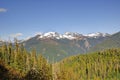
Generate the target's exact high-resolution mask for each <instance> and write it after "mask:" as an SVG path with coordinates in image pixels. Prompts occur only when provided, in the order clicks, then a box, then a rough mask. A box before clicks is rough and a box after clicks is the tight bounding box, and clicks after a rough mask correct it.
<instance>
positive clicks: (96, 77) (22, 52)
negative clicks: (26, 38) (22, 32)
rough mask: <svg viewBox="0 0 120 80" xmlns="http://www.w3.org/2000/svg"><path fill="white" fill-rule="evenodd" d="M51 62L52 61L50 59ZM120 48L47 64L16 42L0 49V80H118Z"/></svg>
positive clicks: (42, 58) (34, 51) (33, 50)
mask: <svg viewBox="0 0 120 80" xmlns="http://www.w3.org/2000/svg"><path fill="white" fill-rule="evenodd" d="M53 61H54V58H53ZM119 79H120V49H108V50H104V51H99V52H94V53H88V54H80V55H76V56H71V57H68V58H65V59H63V60H62V61H60V62H57V63H52V64H50V63H48V61H47V60H46V59H45V58H44V57H43V56H42V55H36V50H35V49H32V50H31V51H30V52H28V51H27V50H26V49H25V48H24V46H23V45H22V44H19V43H18V42H17V40H16V41H15V43H14V45H13V44H12V43H3V45H2V46H1V47H0V80H119Z"/></svg>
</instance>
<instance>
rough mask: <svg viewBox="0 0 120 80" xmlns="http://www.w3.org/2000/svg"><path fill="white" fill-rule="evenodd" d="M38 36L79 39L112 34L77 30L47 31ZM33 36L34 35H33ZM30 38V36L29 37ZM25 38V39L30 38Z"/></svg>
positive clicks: (43, 37)
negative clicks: (85, 32) (81, 32)
mask: <svg viewBox="0 0 120 80" xmlns="http://www.w3.org/2000/svg"><path fill="white" fill-rule="evenodd" d="M36 36H39V37H38V39H46V38H53V39H54V38H55V39H70V40H73V39H78V38H81V37H91V38H96V37H106V36H110V34H108V33H100V32H96V33H90V34H87V35H83V34H80V33H77V32H75V33H74V32H65V33H64V34H59V33H57V32H47V33H37V34H36ZM31 38H32V37H31ZM28 39H30V38H28ZM28 39H25V40H28Z"/></svg>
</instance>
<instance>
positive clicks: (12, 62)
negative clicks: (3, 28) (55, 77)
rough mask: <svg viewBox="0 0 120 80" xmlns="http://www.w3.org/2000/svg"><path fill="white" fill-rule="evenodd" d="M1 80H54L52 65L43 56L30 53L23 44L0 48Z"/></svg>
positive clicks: (33, 51) (5, 45) (32, 51)
mask: <svg viewBox="0 0 120 80" xmlns="http://www.w3.org/2000/svg"><path fill="white" fill-rule="evenodd" d="M0 80H52V65H51V64H48V63H47V60H46V59H45V58H44V57H43V56H42V55H38V56H37V55H36V51H35V50H34V49H33V50H31V52H30V53H28V52H27V51H26V49H25V48H24V47H23V45H22V44H18V42H17V40H16V41H15V45H12V43H9V44H8V43H4V44H3V45H2V46H1V47H0Z"/></svg>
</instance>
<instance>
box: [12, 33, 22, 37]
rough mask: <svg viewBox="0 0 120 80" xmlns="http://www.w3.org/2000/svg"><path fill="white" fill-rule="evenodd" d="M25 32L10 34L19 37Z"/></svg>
mask: <svg viewBox="0 0 120 80" xmlns="http://www.w3.org/2000/svg"><path fill="white" fill-rule="evenodd" d="M22 35H23V34H22V33H16V34H11V35H10V36H11V37H19V36H22Z"/></svg>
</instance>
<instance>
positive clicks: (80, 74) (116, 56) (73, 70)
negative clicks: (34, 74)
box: [56, 49, 120, 80]
mask: <svg viewBox="0 0 120 80" xmlns="http://www.w3.org/2000/svg"><path fill="white" fill-rule="evenodd" d="M57 65H60V69H59V71H58V72H56V74H58V75H59V76H58V80H79V79H80V80H115V79H117V80H119V79H120V77H119V75H120V49H108V50H104V51H100V52H96V53H91V54H83V55H78V56H72V57H69V58H66V59H64V60H63V61H61V62H60V63H59V64H57ZM71 74H72V77H71V76H70V75H71ZM63 75H65V76H63ZM63 77H65V78H67V79H65V78H64V79H63Z"/></svg>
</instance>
